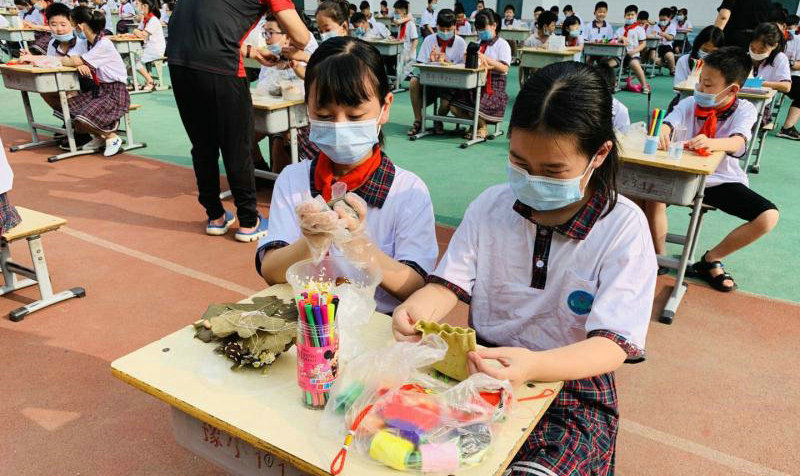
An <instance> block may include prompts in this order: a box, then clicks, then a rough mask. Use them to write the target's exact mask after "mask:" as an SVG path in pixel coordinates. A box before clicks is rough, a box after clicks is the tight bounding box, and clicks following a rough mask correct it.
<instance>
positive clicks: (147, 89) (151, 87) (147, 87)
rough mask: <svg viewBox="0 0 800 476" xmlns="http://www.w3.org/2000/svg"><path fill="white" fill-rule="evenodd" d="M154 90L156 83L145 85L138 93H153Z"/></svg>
mask: <svg viewBox="0 0 800 476" xmlns="http://www.w3.org/2000/svg"><path fill="white" fill-rule="evenodd" d="M155 89H156V83H147V84H145V85H144V86H142V89H140V91H144V92H146V93H150V92H153V91H154V90H155Z"/></svg>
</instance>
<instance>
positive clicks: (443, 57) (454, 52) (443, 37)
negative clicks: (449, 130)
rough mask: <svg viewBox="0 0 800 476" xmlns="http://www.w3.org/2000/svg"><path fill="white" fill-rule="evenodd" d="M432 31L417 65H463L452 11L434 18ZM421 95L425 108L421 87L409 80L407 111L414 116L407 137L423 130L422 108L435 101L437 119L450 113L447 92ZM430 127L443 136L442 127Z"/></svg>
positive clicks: (464, 47) (461, 41) (433, 89)
mask: <svg viewBox="0 0 800 476" xmlns="http://www.w3.org/2000/svg"><path fill="white" fill-rule="evenodd" d="M484 10H485V9H484ZM476 21H477V20H476ZM436 27H437V30H436V34H435V35H430V36H428V37H427V38H425V40H424V41H423V42H422V46H421V47H420V49H419V53H418V54H417V63H451V64H464V56H465V54H466V52H467V42H465V41H464V39H463V38H461V37H460V36H456V15H455V13H453V10H450V9H449V8H444V9H442V10H440V11H439V14H438V15H437V17H436ZM425 94H426V101H427V104H422V85H421V84H420V83H419V79H418V78H417V77H415V76H412V77H411V82H410V86H409V95H410V96H411V109H412V111H413V112H414V123H413V124H412V125H411V128H410V129H409V130H408V135H409V136H413V135H416V134H418V133H419V132H420V131H421V130H422V128H423V126H424V124H423V123H422V108H423V107H428V106H430V105H431V104H434V103H435V102H436V100H437V99H438V100H439V109H438V110H437V111H436V114H437V115H439V116H444V115H447V113H448V111H449V110H450V97H451V95H452V91H451V90H449V89H447V88H440V87H430V86H428V87H427V89H426V93H425ZM433 127H434V134H437V135H442V134H444V125H443V124H442V123H441V122H439V121H435V122H434V124H433Z"/></svg>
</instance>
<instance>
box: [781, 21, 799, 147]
mask: <svg viewBox="0 0 800 476" xmlns="http://www.w3.org/2000/svg"><path fill="white" fill-rule="evenodd" d="M798 23H800V17H799V16H797V15H789V17H788V18H787V19H786V30H787V31H788V32H789V35H790V38H791V39H790V40H789V42H788V43H786V50H785V53H786V57H787V58H789V68H790V69H791V70H792V89H791V90H789V97H790V98H791V99H792V105H791V106H790V107H789V112H788V113H787V114H786V121H784V123H783V127H781V130H780V132H778V137H783V138H784V139H791V140H800V132H798V131H797V128H796V127H795V125H796V124H797V121H798V119H800V36H798V34H797V27H798Z"/></svg>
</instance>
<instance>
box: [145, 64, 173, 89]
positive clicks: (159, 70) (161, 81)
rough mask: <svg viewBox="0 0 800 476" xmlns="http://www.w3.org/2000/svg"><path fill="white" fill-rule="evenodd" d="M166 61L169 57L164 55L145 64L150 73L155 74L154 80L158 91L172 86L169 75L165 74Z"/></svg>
mask: <svg viewBox="0 0 800 476" xmlns="http://www.w3.org/2000/svg"><path fill="white" fill-rule="evenodd" d="M166 61H167V57H166V56H163V57H161V58H160V59H157V60H154V61H152V62H150V63H147V64H146V65H145V67H146V68H147V72H148V73H150V75H152V76H153V80H155V81H156V88H155V90H156V91H166V90H167V89H170V88H172V84H170V82H169V80H168V79H167V77H166V76H164V63H165V62H166Z"/></svg>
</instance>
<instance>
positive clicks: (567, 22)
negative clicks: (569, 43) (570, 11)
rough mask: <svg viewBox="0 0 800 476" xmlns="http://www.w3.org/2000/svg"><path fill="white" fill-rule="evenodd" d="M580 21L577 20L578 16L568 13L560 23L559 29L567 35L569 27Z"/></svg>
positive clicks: (578, 23)
mask: <svg viewBox="0 0 800 476" xmlns="http://www.w3.org/2000/svg"><path fill="white" fill-rule="evenodd" d="M580 24H581V21H580V20H578V17H576V16H575V15H570V16H568V17H567V18H565V19H564V23H563V24H562V25H561V31H562V32H563V34H564V36H567V35H568V34H569V33H568V31H569V27H571V26H572V25H580Z"/></svg>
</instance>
